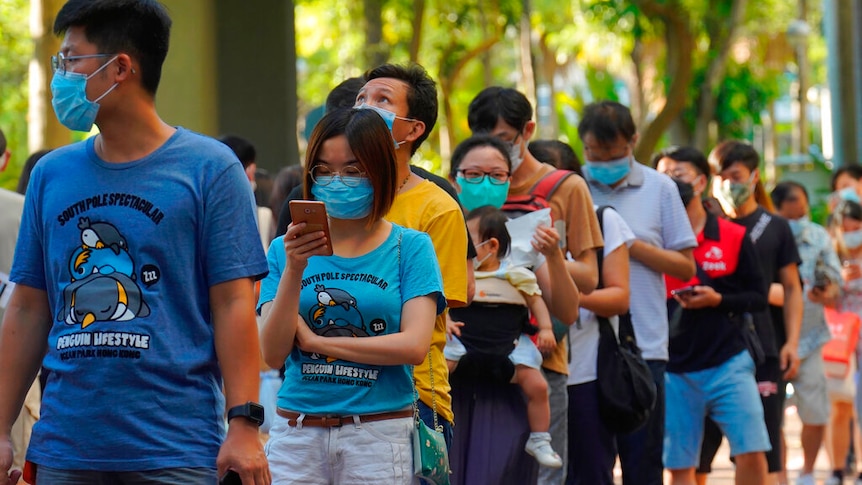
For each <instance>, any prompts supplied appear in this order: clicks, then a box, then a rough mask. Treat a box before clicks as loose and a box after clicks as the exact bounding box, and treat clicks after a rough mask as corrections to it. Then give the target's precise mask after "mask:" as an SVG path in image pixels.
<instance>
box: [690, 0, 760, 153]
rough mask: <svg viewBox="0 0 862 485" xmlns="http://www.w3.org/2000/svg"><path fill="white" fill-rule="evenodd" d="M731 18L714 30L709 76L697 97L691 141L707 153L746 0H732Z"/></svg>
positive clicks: (710, 44)
mask: <svg viewBox="0 0 862 485" xmlns="http://www.w3.org/2000/svg"><path fill="white" fill-rule="evenodd" d="M730 1H731V2H732V4H731V7H730V18H729V19H722V20H721V24H720V26H718V25H717V26H716V27H717V28H716V29H715V30H713V29H708V30H713V32H711V33H712V35H711V36H710V37H711V39H710V42H709V51H710V53H712V55H707V57H708V58H709V59H710V62H709V66H708V67H707V70H706V76H705V77H704V81H703V83H702V84H701V85H700V94H699V96H698V106H697V121H696V122H695V125H694V139H693V140H692V144H693V145H694V147H695V148H698V149H700V150H701V151H703V152H706V151H707V149H708V148H709V145H710V143H709V124H710V123H711V122H712V121H713V120H714V119H715V108H716V104H717V102H718V99H717V97H718V88H719V83H721V79H722V78H723V77H724V73H725V71H726V70H727V69H726V68H727V58H728V56H729V54H730V48H731V46H732V45H733V40H734V38H735V35H736V32H737V30H738V26H739V25H740V24H741V23H742V19H743V16H744V14H745V8H746V6H747V0H730Z"/></svg>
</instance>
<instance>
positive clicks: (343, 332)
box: [308, 285, 369, 337]
mask: <svg viewBox="0 0 862 485" xmlns="http://www.w3.org/2000/svg"><path fill="white" fill-rule="evenodd" d="M314 291H316V292H317V304H315V305H313V306H312V307H311V308H310V309H309V310H308V316H309V317H310V318H309V320H310V321H311V329H312V330H314V332H315V333H317V334H318V335H323V336H326V337H339V336H350V337H368V336H369V334H368V331H366V329H365V322H364V321H363V319H362V314H361V313H360V311H359V309H358V308H357V307H356V298H355V297H353V295H351V294H350V293H348V292H346V291H344V290H341V289H338V288H327V287H325V286H323V285H315V287H314Z"/></svg>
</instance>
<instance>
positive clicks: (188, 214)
mask: <svg viewBox="0 0 862 485" xmlns="http://www.w3.org/2000/svg"><path fill="white" fill-rule="evenodd" d="M170 25H171V20H170V18H169V17H168V15H167V13H166V11H165V9H164V7H163V6H162V5H160V4H159V3H157V2H156V1H154V0H127V1H123V2H118V1H110V2H109V1H98V2H94V1H91V0H70V1H69V2H67V3H66V4H65V5H64V6H63V8H62V9H61V10H60V12H59V13H58V14H57V18H56V21H55V24H54V31H55V33H57V34H58V35H63V36H64V37H63V41H62V44H61V50H60V52H59V53H58V54H57V56H55V57H54V58H53V59H52V61H53V67H54V78H53V80H52V82H51V91H52V94H53V106H54V111H55V113H56V114H57V117H58V118H59V120H60V122H61V123H62V124H63V125H64V126H66V127H67V128H69V129H72V130H78V131H84V132H88V131H90V129H91V128H92V126H93V125H94V124H96V125H98V127H99V131H100V134H99V135H97V136H95V137H93V138H90V139H88V140H86V141H83V142H80V143H75V144H72V145H69V146H66V147H63V148H60V149H57V150H55V151H53V152H51V153H50V154H49V155H47V156H45V157H44V158H43V159H42V160H41V161H40V163H39V165H38V166H37V167H36V168H35V169H34V171H33V174H32V177H31V179H30V185H29V189H28V194H27V199H26V201H25V206H24V213H23V216H22V220H21V228H20V232H19V238H18V243H17V249H16V254H15V260H14V262H13V266H12V270H11V272H10V279H11V281H13V282H14V283H16V288H15V291H14V293H13V294H12V297H11V301H10V302H9V305H8V307H7V311H6V314H5V318H4V320H3V324H2V327H0V368H2V369H3V372H2V373H0V389H3V391H2V392H0V483H6V482H7V480H12V482H13V483H15V482H16V481H17V478H18V474H19V472H17V471H16V472H12V473H11V474H10V472H9V468H10V464H11V462H12V452H11V447H10V444H9V443H10V440H9V428H10V426H11V424H12V421H13V420H14V419H15V416H16V415H17V413H18V409H19V408H20V406H21V401H22V400H23V397H24V393H25V392H26V390H27V387H28V386H29V384H30V383H31V382H32V380H33V378H34V376H35V375H36V372H37V370H38V369H39V365H40V364H43V365H44V367H45V368H46V369H47V370H48V371H50V377H49V378H48V382H47V385H46V392H45V395H44V398H43V402H42V416H41V420H40V421H39V422H38V423H37V424H36V426H35V427H34V430H33V437H32V440H31V443H30V448H29V450H28V453H27V459H28V462H30V463H32V464H33V465H34V466H33V467H30V468H29V472H30V473H31V474H32V473H33V472H34V470H35V473H36V474H37V475H38V483H106V482H107V481H111V482H112V483H114V482H116V483H144V482H146V483H159V484H169V483H170V484H174V483H183V484H207V485H210V484H212V483H214V482H216V480H217V477H218V476H221V475H223V474H225V473H226V472H227V471H228V470H233V471H234V472H236V473H237V474H239V475H240V477H241V479H242V483H246V484H252V483H253V484H256V485H266V484H269V483H270V477H269V471H268V468H267V463H266V458H265V456H264V454H263V449H262V446H261V443H260V440H259V434H258V425H259V424H260V422H261V421H262V418H263V415H262V412H261V410H262V408H260V406H259V405H258V404H256V403H254V402H253V401H254V400H255V399H256V398H257V395H258V379H257V371H258V354H259V346H258V337H257V327H256V324H255V319H254V289H253V281H254V280H255V279H259V278H261V277H262V276H263V275H264V274H265V273H266V271H267V269H266V261H265V258H264V255H263V252H262V251H261V249H262V248H261V245H260V242H259V241H258V236H257V230H256V229H255V221H254V212H253V210H254V203H253V199H252V194H251V190H250V188H249V185H248V182H247V181H246V179H245V177H244V174H243V170H242V166H241V165H240V163H239V161H238V160H237V159H236V157H235V156H234V155H233V154H232V153H231V152H230V150H229V149H228V148H227V147H225V146H224V145H222V144H220V143H218V142H217V141H215V140H212V139H209V138H206V137H203V136H201V135H198V134H195V133H192V132H190V131H188V130H185V129H183V128H175V127H173V126H171V125H168V124H167V123H165V122H164V121H162V120H161V118H160V117H159V116H158V113H157V112H156V109H155V93H156V89H157V87H158V83H159V77H160V73H161V66H162V63H163V62H164V59H165V56H166V55H167V49H168V37H169V31H170ZM43 357H44V360H43ZM222 388H224V394H223V393H222ZM226 410H229V411H228V413H227V416H228V421H229V427H228V430H227V432H226V433H225V429H224V428H225V427H224V416H225V411H226ZM31 479H32V476H31ZM31 483H35V482H32V481H31Z"/></svg>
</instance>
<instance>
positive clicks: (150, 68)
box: [54, 0, 171, 96]
mask: <svg viewBox="0 0 862 485" xmlns="http://www.w3.org/2000/svg"><path fill="white" fill-rule="evenodd" d="M71 27H82V28H83V30H84V35H85V36H86V37H87V41H89V42H91V43H93V44H95V45H96V46H97V47H98V48H99V51H100V52H101V53H104V54H120V53H126V54H128V55H129V56H130V57H132V58H134V59H136V60H137V61H138V64H139V66H140V75H141V86H143V88H144V89H145V90H146V91H147V92H148V93H150V94H151V95H153V96H155V94H156V90H157V89H158V87H159V81H160V79H161V77H162V64H163V63H164V62H165V57H167V55H168V45H169V43H170V32H171V18H170V17H169V16H168V13H167V10H166V9H165V7H164V6H163V5H162V4H161V3H159V2H157V1H155V0H69V1H68V2H66V4H65V5H63V7H62V8H61V9H60V12H59V13H58V14H57V18H56V20H55V21H54V33H55V34H57V35H62V34H64V33H65V32H66V31H67V30H69V29H70V28H71Z"/></svg>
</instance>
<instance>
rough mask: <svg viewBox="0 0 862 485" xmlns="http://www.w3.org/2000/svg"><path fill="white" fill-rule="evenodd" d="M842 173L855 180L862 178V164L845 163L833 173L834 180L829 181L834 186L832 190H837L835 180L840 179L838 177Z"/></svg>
mask: <svg viewBox="0 0 862 485" xmlns="http://www.w3.org/2000/svg"><path fill="white" fill-rule="evenodd" d="M842 175H847V176H848V177H850V178H852V179H853V180H859V179H862V166H859V165H843V166H841V168H839V169H838V170H836V171H835V173H833V174H832V180H830V181H829V185H830V186H831V187H832V191H833V192H834V191H835V182H837V181H838V177H840V176H842Z"/></svg>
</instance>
